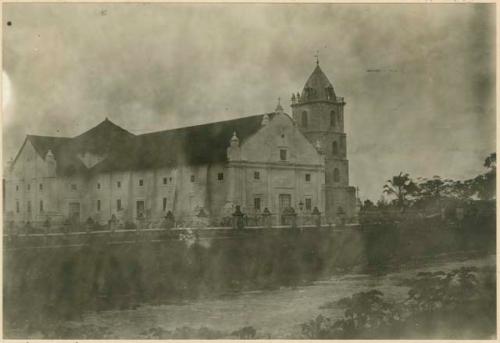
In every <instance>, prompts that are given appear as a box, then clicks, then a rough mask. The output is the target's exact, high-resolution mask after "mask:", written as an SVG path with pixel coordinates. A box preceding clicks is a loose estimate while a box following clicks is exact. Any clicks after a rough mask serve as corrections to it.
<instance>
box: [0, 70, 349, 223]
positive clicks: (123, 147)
mask: <svg viewBox="0 0 500 343" xmlns="http://www.w3.org/2000/svg"><path fill="white" fill-rule="evenodd" d="M344 105H345V102H344V100H343V98H339V97H337V96H336V95H335V92H334V89H333V86H332V85H331V83H330V82H329V81H328V78H327V77H326V76H325V74H324V73H323V72H322V70H321V69H320V67H319V65H317V66H316V68H315V70H314V71H313V73H312V75H311V76H310V77H309V79H308V80H307V82H306V85H305V87H304V89H303V91H302V94H298V93H297V94H294V95H293V96H292V117H290V116H289V115H288V114H286V113H284V112H283V108H282V107H281V105H280V104H278V107H277V108H276V110H275V111H274V112H272V113H266V114H260V115H253V116H248V117H243V118H239V119H234V120H227V121H221V122H215V123H210V124H204V125H198V126H192V127H184V128H179V129H173V130H165V131H159V132H153V133H147V134H142V135H134V134H132V133H130V132H128V131H126V130H125V129H123V128H121V127H119V126H117V125H116V124H114V123H112V122H111V121H109V120H108V119H105V120H104V121H103V122H101V123H100V124H99V125H97V126H96V127H94V128H92V129H90V130H88V131H86V132H84V133H83V134H81V135H79V136H76V137H73V138H67V137H47V136H35V135H28V136H27V137H26V139H25V141H24V143H23V145H22V147H21V148H20V151H19V153H18V154H17V156H16V158H15V159H14V161H13V162H12V163H11V165H10V167H9V168H8V172H7V175H6V177H5V188H6V203H5V211H6V215H7V218H11V219H12V220H15V221H18V222H27V221H30V222H33V221H44V220H46V218H47V217H50V218H51V220H53V221H57V220H61V221H63V220H68V219H69V220H72V221H85V220H87V219H88V218H89V217H90V218H92V219H93V220H95V221H97V222H101V223H105V222H107V221H108V220H109V219H110V218H111V216H112V215H115V217H116V218H118V219H119V220H121V221H122V222H136V221H137V220H140V219H142V218H144V219H146V220H148V221H152V222H155V221H160V220H161V219H162V218H163V217H165V215H166V213H167V212H168V211H172V213H173V214H174V216H175V218H176V219H178V220H182V219H183V218H190V217H193V216H196V215H197V214H199V213H200V211H203V213H205V214H207V215H208V216H209V217H210V218H211V220H213V221H215V222H217V221H218V220H219V219H221V218H223V217H227V216H230V215H231V213H232V212H233V211H234V208H235V206H236V205H239V206H240V207H241V210H242V211H243V212H244V213H248V214H259V213H261V212H262V211H263V210H264V209H265V208H267V209H268V210H269V211H271V213H275V214H279V213H282V212H283V211H284V209H285V208H287V207H293V208H295V210H296V211H297V210H298V208H299V204H300V205H301V207H302V210H303V211H305V212H306V213H308V212H311V211H312V210H313V209H314V207H317V208H318V209H319V210H320V211H321V212H322V213H323V214H325V215H326V216H327V218H328V220H329V221H332V222H333V221H335V220H336V219H337V217H339V216H343V217H345V218H352V217H354V216H355V215H356V213H355V212H356V201H355V189H354V187H350V186H349V179H348V175H349V172H348V161H347V158H346V135H345V133H344V111H343V109H344Z"/></svg>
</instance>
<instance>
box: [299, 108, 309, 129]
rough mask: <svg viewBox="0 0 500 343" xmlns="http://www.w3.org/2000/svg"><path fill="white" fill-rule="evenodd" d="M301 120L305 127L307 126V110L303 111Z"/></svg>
mask: <svg viewBox="0 0 500 343" xmlns="http://www.w3.org/2000/svg"><path fill="white" fill-rule="evenodd" d="M301 122H302V126H303V127H307V125H308V122H307V112H306V111H304V112H302V117H301Z"/></svg>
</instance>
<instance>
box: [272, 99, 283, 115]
mask: <svg viewBox="0 0 500 343" xmlns="http://www.w3.org/2000/svg"><path fill="white" fill-rule="evenodd" d="M274 111H275V112H276V113H283V107H281V97H279V98H278V106H276V109H275V110H274Z"/></svg>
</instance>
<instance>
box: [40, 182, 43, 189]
mask: <svg viewBox="0 0 500 343" xmlns="http://www.w3.org/2000/svg"><path fill="white" fill-rule="evenodd" d="M39 187H40V190H41V191H43V183H41V184H40V186H39Z"/></svg>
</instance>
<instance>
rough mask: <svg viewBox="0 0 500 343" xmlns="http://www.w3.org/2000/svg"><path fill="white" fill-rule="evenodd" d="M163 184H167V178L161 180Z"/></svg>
mask: <svg viewBox="0 0 500 343" xmlns="http://www.w3.org/2000/svg"><path fill="white" fill-rule="evenodd" d="M163 184H164V185H166V184H167V178H166V177H164V178H163Z"/></svg>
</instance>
